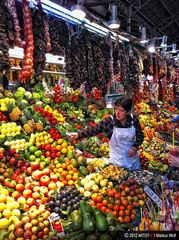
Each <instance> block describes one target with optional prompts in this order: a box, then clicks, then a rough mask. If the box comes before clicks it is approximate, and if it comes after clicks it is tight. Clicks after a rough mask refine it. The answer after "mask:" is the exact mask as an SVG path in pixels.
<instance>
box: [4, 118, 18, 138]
mask: <svg viewBox="0 0 179 240" xmlns="http://www.w3.org/2000/svg"><path fill="white" fill-rule="evenodd" d="M21 129H22V128H21V126H18V125H17V123H16V122H8V123H3V124H2V125H1V126H0V138H4V137H9V136H12V137H14V136H16V135H19V134H20V133H21Z"/></svg>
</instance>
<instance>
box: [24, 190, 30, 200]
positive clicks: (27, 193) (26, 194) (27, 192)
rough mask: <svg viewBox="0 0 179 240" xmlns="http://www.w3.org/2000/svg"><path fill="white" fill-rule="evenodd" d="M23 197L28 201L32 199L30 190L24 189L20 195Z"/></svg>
mask: <svg viewBox="0 0 179 240" xmlns="http://www.w3.org/2000/svg"><path fill="white" fill-rule="evenodd" d="M22 195H23V197H24V198H26V199H28V198H31V197H32V191H31V190H30V189H25V190H24V191H23V193H22Z"/></svg>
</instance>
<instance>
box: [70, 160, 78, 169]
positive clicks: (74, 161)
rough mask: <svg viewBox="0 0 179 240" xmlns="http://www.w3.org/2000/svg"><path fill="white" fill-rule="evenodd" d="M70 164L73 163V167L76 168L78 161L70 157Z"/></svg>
mask: <svg viewBox="0 0 179 240" xmlns="http://www.w3.org/2000/svg"><path fill="white" fill-rule="evenodd" d="M71 164H72V165H73V167H75V168H77V167H78V161H77V160H76V159H75V158H72V159H71Z"/></svg>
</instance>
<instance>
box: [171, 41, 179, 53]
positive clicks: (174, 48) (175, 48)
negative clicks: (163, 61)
mask: <svg viewBox="0 0 179 240" xmlns="http://www.w3.org/2000/svg"><path fill="white" fill-rule="evenodd" d="M171 47H172V51H171V53H177V52H178V50H177V45H176V44H175V43H173V44H172V45H171Z"/></svg>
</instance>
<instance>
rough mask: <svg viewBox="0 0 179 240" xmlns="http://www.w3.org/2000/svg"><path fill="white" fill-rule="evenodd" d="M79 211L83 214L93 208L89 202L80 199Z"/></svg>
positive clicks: (90, 211)
mask: <svg viewBox="0 0 179 240" xmlns="http://www.w3.org/2000/svg"><path fill="white" fill-rule="evenodd" d="M80 212H81V215H82V216H83V215H84V214H85V213H92V212H93V210H92V208H91V206H90V205H89V204H87V203H86V202H85V201H80Z"/></svg>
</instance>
